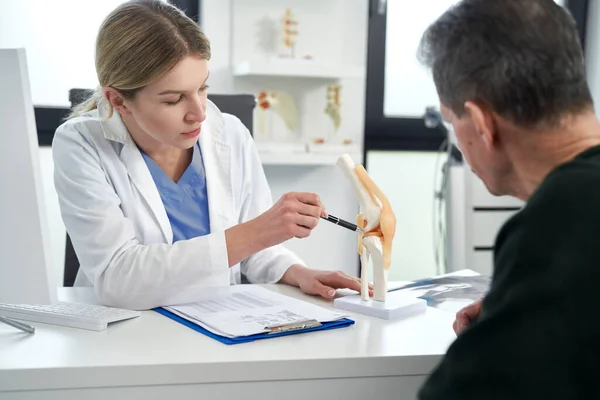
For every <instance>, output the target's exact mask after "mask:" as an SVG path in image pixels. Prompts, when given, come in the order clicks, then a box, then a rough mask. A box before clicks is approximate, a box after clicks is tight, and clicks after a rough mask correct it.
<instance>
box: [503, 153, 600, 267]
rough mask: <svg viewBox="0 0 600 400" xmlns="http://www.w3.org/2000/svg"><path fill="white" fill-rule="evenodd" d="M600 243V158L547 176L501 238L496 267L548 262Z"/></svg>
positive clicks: (582, 160) (581, 161)
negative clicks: (577, 249) (540, 261)
mask: <svg viewBox="0 0 600 400" xmlns="http://www.w3.org/2000/svg"><path fill="white" fill-rule="evenodd" d="M597 240H600V153H599V154H598V155H593V156H590V157H585V158H576V159H574V160H572V161H570V162H568V163H565V164H562V165H560V166H558V167H557V168H555V169H554V170H553V171H552V172H550V173H549V174H548V176H547V177H546V179H545V180H544V181H543V182H542V183H541V184H540V186H539V187H538V189H537V190H536V191H535V192H534V194H533V195H532V196H531V197H530V199H529V200H528V201H527V204H526V205H525V207H523V209H522V210H521V211H520V212H518V213H517V214H516V215H515V216H514V217H513V218H511V219H510V220H509V221H508V222H507V223H506V224H505V225H504V226H503V227H502V229H501V230H500V232H499V233H498V236H497V238H496V245H495V250H496V254H495V258H496V260H495V261H496V263H500V264H507V263H509V264H510V263H512V261H514V262H517V261H518V262H528V261H527V260H529V261H531V263H532V264H533V261H532V260H546V261H548V259H551V258H553V257H555V256H556V254H563V255H564V254H570V253H572V252H573V251H575V249H576V248H578V247H579V248H580V247H581V246H587V245H592V244H593V243H594V242H595V241H597Z"/></svg>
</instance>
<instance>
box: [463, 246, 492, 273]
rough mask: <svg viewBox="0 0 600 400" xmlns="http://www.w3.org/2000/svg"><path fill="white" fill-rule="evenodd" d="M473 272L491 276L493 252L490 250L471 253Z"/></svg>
mask: <svg viewBox="0 0 600 400" xmlns="http://www.w3.org/2000/svg"><path fill="white" fill-rule="evenodd" d="M469 268H470V269H472V270H473V271H477V272H479V273H480V274H481V275H486V276H492V272H493V271H494V252H493V251H492V250H477V251H473V252H472V253H471V266H470V267H469Z"/></svg>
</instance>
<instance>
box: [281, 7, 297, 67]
mask: <svg viewBox="0 0 600 400" xmlns="http://www.w3.org/2000/svg"><path fill="white" fill-rule="evenodd" d="M282 31H283V45H284V47H285V48H286V49H289V57H290V58H294V57H295V54H294V53H295V52H294V48H295V45H296V39H297V37H298V20H297V19H296V16H295V15H294V14H293V13H292V11H291V10H290V9H287V10H285V14H284V15H283V19H282Z"/></svg>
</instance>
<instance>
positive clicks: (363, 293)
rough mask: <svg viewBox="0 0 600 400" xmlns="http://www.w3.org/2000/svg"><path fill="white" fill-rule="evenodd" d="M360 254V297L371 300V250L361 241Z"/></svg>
mask: <svg viewBox="0 0 600 400" xmlns="http://www.w3.org/2000/svg"><path fill="white" fill-rule="evenodd" d="M359 254H360V265H361V266H362V268H361V269H360V297H361V299H362V300H364V301H368V300H369V250H367V248H366V247H365V246H364V245H363V244H362V243H361V248H360V250H359Z"/></svg>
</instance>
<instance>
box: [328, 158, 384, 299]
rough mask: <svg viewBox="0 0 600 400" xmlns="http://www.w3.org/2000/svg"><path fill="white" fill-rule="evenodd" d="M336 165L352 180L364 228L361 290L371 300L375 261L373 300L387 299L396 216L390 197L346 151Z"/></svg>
mask: <svg viewBox="0 0 600 400" xmlns="http://www.w3.org/2000/svg"><path fill="white" fill-rule="evenodd" d="M337 165H338V166H339V167H340V168H341V169H342V171H344V173H345V175H346V177H347V178H348V179H349V180H350V183H351V184H352V187H353V189H354V193H355V195H356V198H357V199H358V203H359V204H360V214H358V216H357V217H356V224H357V225H358V226H359V227H360V228H362V229H363V232H364V233H363V232H360V233H359V234H358V254H360V263H361V275H360V279H361V293H362V299H363V300H365V301H366V300H369V290H368V285H369V274H368V272H369V259H370V258H371V259H372V262H373V289H374V293H373V299H374V300H377V301H385V297H386V293H387V275H388V270H389V268H390V264H391V260H392V241H393V240H394V235H395V233H396V216H395V215H394V212H393V211H392V207H391V205H390V202H389V200H388V199H387V197H386V196H385V195H384V194H383V192H382V191H381V190H380V189H379V187H377V185H376V184H375V182H373V180H372V179H371V177H370V176H369V175H368V174H367V171H366V170H365V168H364V167H363V166H362V165H358V166H355V165H354V162H353V161H352V159H351V158H350V156H348V155H347V154H344V155H342V156H340V157H339V158H338V161H337Z"/></svg>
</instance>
